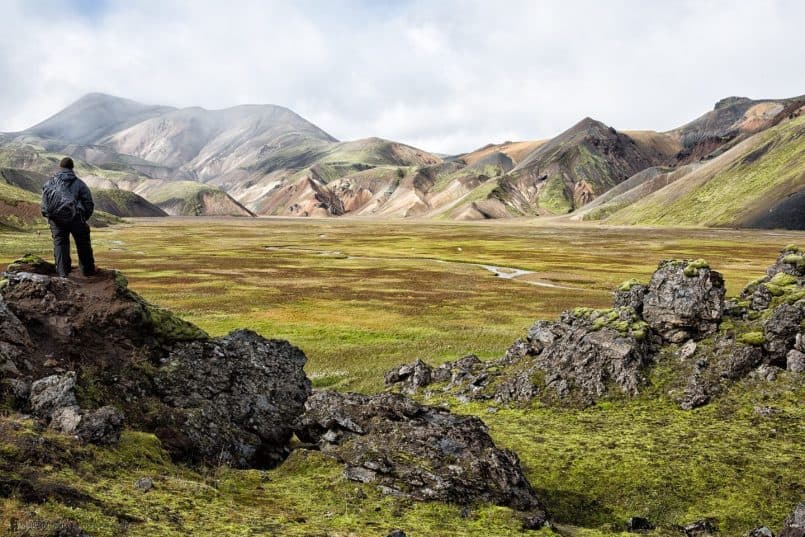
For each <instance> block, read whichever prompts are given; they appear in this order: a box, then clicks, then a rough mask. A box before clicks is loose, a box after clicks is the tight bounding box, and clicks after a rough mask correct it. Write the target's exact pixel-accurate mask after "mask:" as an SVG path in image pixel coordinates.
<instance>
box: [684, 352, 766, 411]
mask: <svg viewBox="0 0 805 537" xmlns="http://www.w3.org/2000/svg"><path fill="white" fill-rule="evenodd" d="M697 356H698V359H696V361H695V363H694V365H693V371H692V373H691V375H690V376H689V377H688V380H687V386H685V390H684V395H683V397H682V398H681V400H680V401H679V403H680V406H681V407H682V408H683V409H685V410H691V409H693V408H697V407H700V406H703V405H706V404H707V403H709V402H710V401H711V400H712V399H713V397H715V396H716V395H718V394H719V393H721V391H722V390H723V389H724V388H725V386H727V385H728V384H729V383H730V382H733V381H736V380H739V379H741V378H743V377H745V376H746V375H747V374H749V373H750V372H751V371H753V370H754V369H755V368H756V367H757V366H759V365H760V364H761V363H762V362H763V359H764V356H763V351H762V350H761V349H760V348H759V347H754V346H750V345H742V344H739V343H735V342H734V341H732V340H726V339H719V340H717V341H716V343H715V344H714V345H713V346H712V347H710V348H708V349H702V350H701V352H700V353H699V354H697Z"/></svg>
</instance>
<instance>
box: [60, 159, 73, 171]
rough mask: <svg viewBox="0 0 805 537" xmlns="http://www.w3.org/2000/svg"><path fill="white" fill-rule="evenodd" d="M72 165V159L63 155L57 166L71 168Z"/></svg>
mask: <svg viewBox="0 0 805 537" xmlns="http://www.w3.org/2000/svg"><path fill="white" fill-rule="evenodd" d="M73 166H75V164H73V159H71V158H70V157H64V158H63V159H61V162H59V167H61V168H67V169H68V170H72V169H73Z"/></svg>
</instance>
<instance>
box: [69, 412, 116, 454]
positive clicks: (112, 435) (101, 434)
mask: <svg viewBox="0 0 805 537" xmlns="http://www.w3.org/2000/svg"><path fill="white" fill-rule="evenodd" d="M123 420H124V416H123V413H122V412H121V411H119V410H118V409H116V408H115V407H113V406H104V407H101V408H99V409H98V410H95V411H93V412H88V413H86V414H84V415H83V416H82V417H81V422H80V423H79V424H78V427H77V430H76V432H77V433H78V438H79V439H81V440H82V441H83V442H88V443H90V444H102V445H111V444H117V443H118V442H120V431H121V430H122V429H123Z"/></svg>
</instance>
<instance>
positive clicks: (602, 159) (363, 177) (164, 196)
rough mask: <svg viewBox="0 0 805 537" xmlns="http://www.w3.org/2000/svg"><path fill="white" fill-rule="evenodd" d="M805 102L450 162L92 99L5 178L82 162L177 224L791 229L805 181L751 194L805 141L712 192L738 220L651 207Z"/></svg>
mask: <svg viewBox="0 0 805 537" xmlns="http://www.w3.org/2000/svg"><path fill="white" fill-rule="evenodd" d="M803 103H805V96H802V97H795V98H789V99H762V100H752V99H748V98H745V97H728V98H725V99H722V100H720V101H719V102H717V103H716V105H715V106H714V108H713V109H712V110H710V111H708V112H706V113H705V114H703V115H702V116H700V117H698V118H696V119H694V120H692V121H690V122H688V123H686V124H684V125H682V126H680V127H678V128H676V129H673V130H670V131H667V132H656V131H651V130H642V131H618V130H616V129H615V128H613V127H610V126H608V125H606V124H604V123H602V122H600V121H597V120H595V119H592V118H584V119H583V120H581V121H580V122H578V123H577V124H576V125H574V126H572V127H571V128H569V129H567V130H566V131H564V132H562V133H560V134H559V135H557V136H555V137H554V138H551V139H549V140H536V141H507V142H503V143H500V144H487V145H485V146H483V147H481V148H478V149H476V150H474V151H471V152H468V153H464V154H459V155H452V156H444V155H438V154H435V153H430V152H428V151H425V150H422V149H419V148H416V147H412V146H409V145H406V144H403V143H400V142H396V141H393V140H386V139H382V138H376V137H371V138H365V139H360V140H353V141H338V140H336V139H335V138H334V137H332V136H331V135H329V134H328V133H327V132H325V131H324V130H322V129H321V128H319V127H318V126H316V125H314V124H313V123H311V122H309V121H307V120H306V119H304V118H302V117H301V116H299V115H297V114H296V113H294V112H292V111H290V110H288V109H287V108H283V107H281V106H274V105H242V106H235V107H232V108H227V109H223V110H205V109H203V108H198V107H192V108H183V109H177V108H172V107H167V106H152V105H145V104H140V103H137V102H135V101H130V100H128V99H121V98H117V97H112V96H109V95H103V94H90V95H87V96H85V97H82V98H81V99H79V100H78V101H77V102H76V103H74V104H72V105H70V106H68V107H67V108H66V109H64V110H62V111H61V112H59V113H57V114H56V115H54V116H53V117H51V118H49V119H47V120H45V121H43V122H42V123H39V124H38V125H35V126H34V127H31V128H30V129H28V130H26V131H23V132H21V133H10V134H4V135H0V166H3V167H7V168H14V169H18V170H27V171H31V172H37V173H41V174H45V175H49V174H50V173H52V171H53V169H54V167H55V166H56V164H57V162H58V159H59V158H60V156H61V155H64V154H69V155H73V156H74V158H76V159H77V161H78V164H79V166H78V170H79V175H81V176H82V177H84V178H86V179H87V181H88V183H90V184H91V185H92V186H93V187H95V188H106V189H112V190H114V189H122V190H127V191H131V192H134V193H136V194H138V195H140V196H142V197H143V198H145V200H147V202H150V203H151V204H153V205H155V206H158V207H159V208H160V209H162V210H164V211H166V212H167V213H169V214H178V215H232V214H237V215H244V216H246V215H250V214H260V215H276V216H341V215H353V216H367V217H391V218H406V217H421V218H439V219H454V220H477V219H485V218H511V217H518V216H529V217H534V216H551V217H566V218H570V219H574V220H603V219H606V218H610V217H611V218H612V220H611V221H612V222H613V223H614V222H618V223H637V224H641V223H652V224H661V225H674V224H684V225H763V226H782V227H790V226H792V225H795V224H794V222H796V221H798V220H797V216H796V215H798V213H799V212H801V209H802V198H803V197H805V195H803V194H802V190H803V188H802V185H801V182H800V178H799V176H798V175H797V174H796V173H794V174H793V176H791V177H789V174H788V172H789V171H791V170H790V168H791V165H788V166H785V165H784V164H783V163H780V169H779V170H777V171H776V172H775V173H776V175H775V179H774V180H773V181H772V183H774V184H775V185H776V187H775V188H776V189H775V190H774V191H773V192H767V191H766V190H765V189H757V188H755V187H753V186H752V185H750V184H749V183H751V182H752V180H751V179H749V175H750V174H751V173H753V170H754V169H755V168H757V167H759V166H766V167H768V166H769V159H770V158H773V157H775V156H777V157H779V156H780V155H782V154H783V153H785V150H784V149H783V148H782V146H786V147H789V146H790V148H789V149H790V153H791V155H790V156H796V155H799V150H798V149H797V148H801V144H802V142H801V140H800V138H799V137H798V136H796V135H791V136H781V138H780V139H779V141H778V142H775V144H776V145H775V147H777V146H778V145H779V146H780V147H778V149H777V150H776V151H772V152H771V153H770V154H771V157H765V158H763V159H759V160H758V163H754V161H752V162H746V163H745V165H743V167H741V169H740V170H737V169H736V171H735V172H734V173H733V174H732V175H729V173H728V172H726V171H724V172H723V173H724V174H726V175H724V176H723V177H729V178H730V179H729V180H726V179H724V180H716V181H715V182H710V183H709V184H710V186H709V187H708V188H710V189H714V191H712V192H709V194H708V195H710V196H713V198H714V199H719V200H728V199H732V200H733V201H730V202H725V203H727V204H728V205H730V206H731V207H732V208H731V209H729V211H731V212H730V215H731V216H727V215H723V214H722V215H714V214H712V211H701V210H700V209H701V207H700V203H698V202H697V201H696V200H694V199H692V198H683V199H682V200H681V201H680V203H690V204H691V207H690V214H682V213H684V212H685V211H683V210H681V209H680V210H675V211H673V212H668V213H667V216H665V217H660V216H658V215H657V214H654V213H652V214H649V212H650V211H648V207H649V206H651V205H654V206H662V205H663V201H661V200H663V199H665V198H664V196H670V198H669V199H671V198H672V199H673V200H675V199H676V198H677V197H678V196H677V194H673V195H671V194H669V193H670V192H672V191H676V190H680V189H685V188H688V187H687V186H683V185H689V186H690V185H694V184H698V183H696V178H697V177H699V178H700V177H702V174H705V175H707V176H708V177H710V178H712V177H715V176H716V175H719V174H721V173H722V172H721V169H722V167H724V166H728V165H729V164H730V163H732V162H733V160H732V159H733V158H737V157H735V155H738V154H740V153H742V152H744V151H745V150H746V149H747V148H748V147H750V146H751V147H755V146H754V144H755V142H751V143H749V144H745V143H746V142H747V141H748V140H750V139H752V138H754V137H755V136H758V135H760V134H762V133H765V132H767V131H770V130H773V129H775V128H776V127H777V126H779V125H781V124H782V123H784V122H786V121H790V118H793V117H794V116H796V115H798V114H799V110H800V108H801V107H802V105H803ZM775 132H776V131H775ZM756 141H757V139H756ZM755 149H757V148H755ZM728 153H729V154H731V155H732V157H726V158H722V156H723V155H726V154H728ZM786 154H788V153H786ZM710 162H714V164H712V165H708V163H710ZM764 170H766V168H764ZM758 173H761V174H764V173H769V172H768V170H766V171H761V172H758ZM683 177H685V178H687V179H686V180H685V181H682V182H680V183H679V184H678V185H677V186H675V187H673V188H671V186H670V185H671V184H672V183H676V182H677V181H679V180H680V179H681V178H683ZM780 177H788V178H789V179H790V180H779V181H778V180H777V179H778V178H780ZM708 181H709V179H708ZM769 184H771V183H769ZM740 185H743V186H740ZM690 188H693V187H692V186H691V187H690ZM669 189H670V190H669ZM674 189H676V190H674ZM659 191H664V193H663V194H656V193H658V192H659ZM685 191H686V192H687V190H685ZM738 191H741V192H743V193H742V194H741V195H740V196H739V197H738V198H736V195H737V193H738ZM655 194H656V196H655ZM759 196H764V199H760V198H759ZM648 197H651V199H649V200H647V201H646V202H645V204H642V200H643V199H644V198H648ZM715 205H717V204H714V203H712V202H711V203H710V209H713V207H714V206H715ZM722 205H723V204H722ZM739 205H740V206H741V207H743V208H744V209H739V208H738V206H739ZM627 208H628V210H627ZM713 210H714V209H713ZM621 211H625V212H621ZM630 211H637V212H634V213H632V212H630ZM736 211H738V212H741V215H737V213H736ZM742 211H743V212H742ZM764 211H766V212H769V211H771V212H770V213H769V214H768V215H767V214H766V213H764ZM615 213H620V214H619V215H618V216H615ZM744 213H745V214H744ZM750 213H751V214H750ZM707 214H710V215H711V216H706V215H707ZM630 215H631V216H630ZM675 219H678V220H675ZM792 219H793V220H792ZM797 225H798V224H797Z"/></svg>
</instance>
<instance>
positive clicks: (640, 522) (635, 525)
mask: <svg viewBox="0 0 805 537" xmlns="http://www.w3.org/2000/svg"><path fill="white" fill-rule="evenodd" d="M653 529H654V525H653V524H652V523H651V522H649V520H648V519H647V518H644V517H642V516H633V517H631V518H630V519H629V520H627V521H626V531H632V532H637V531H648V530H653Z"/></svg>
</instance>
